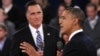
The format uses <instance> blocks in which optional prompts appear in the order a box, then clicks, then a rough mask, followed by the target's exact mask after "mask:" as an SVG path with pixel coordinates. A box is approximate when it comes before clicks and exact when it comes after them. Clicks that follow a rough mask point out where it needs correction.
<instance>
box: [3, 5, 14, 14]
mask: <svg viewBox="0 0 100 56" xmlns="http://www.w3.org/2000/svg"><path fill="white" fill-rule="evenodd" d="M12 7H13V4H10V5H9V6H8V7H3V8H4V11H5V13H8V12H9V11H10V10H11V8H12Z"/></svg>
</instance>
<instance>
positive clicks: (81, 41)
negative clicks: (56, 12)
mask: <svg viewBox="0 0 100 56" xmlns="http://www.w3.org/2000/svg"><path fill="white" fill-rule="evenodd" d="M96 54H97V53H96V47H95V45H94V44H93V42H92V41H91V40H90V39H89V38H88V37H87V36H86V35H85V34H84V33H83V32H80V33H78V34H76V35H75V36H73V37H72V39H71V40H70V42H69V43H68V44H66V45H65V46H64V49H63V56H97V55H96Z"/></svg>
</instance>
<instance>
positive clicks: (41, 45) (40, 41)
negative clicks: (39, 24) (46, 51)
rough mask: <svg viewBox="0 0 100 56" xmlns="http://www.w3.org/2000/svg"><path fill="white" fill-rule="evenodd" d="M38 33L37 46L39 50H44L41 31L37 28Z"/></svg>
mask: <svg viewBox="0 0 100 56" xmlns="http://www.w3.org/2000/svg"><path fill="white" fill-rule="evenodd" d="M36 33H37V37H36V43H37V44H36V45H37V48H38V50H43V42H42V38H41V35H40V32H39V31H38V30H37V31H36Z"/></svg>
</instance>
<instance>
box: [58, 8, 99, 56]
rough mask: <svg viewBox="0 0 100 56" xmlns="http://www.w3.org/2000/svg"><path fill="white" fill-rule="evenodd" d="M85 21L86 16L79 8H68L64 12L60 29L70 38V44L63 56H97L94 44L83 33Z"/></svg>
mask: <svg viewBox="0 0 100 56" xmlns="http://www.w3.org/2000/svg"><path fill="white" fill-rule="evenodd" d="M83 21H84V14H83V12H82V11H81V10H80V9H79V8H66V10H65V11H64V12H63V14H62V16H61V18H60V19H59V23H60V29H61V32H62V33H64V34H67V35H68V36H69V39H68V41H69V42H68V43H67V44H66V45H65V46H64V48H63V52H62V56H97V55H96V47H95V45H94V43H93V42H92V40H91V39H90V38H89V37H88V36H86V35H85V34H84V33H83V30H82V28H81V26H82V24H83ZM57 54H59V55H60V53H57ZM59 55H58V56H59Z"/></svg>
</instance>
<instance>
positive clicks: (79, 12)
mask: <svg viewBox="0 0 100 56" xmlns="http://www.w3.org/2000/svg"><path fill="white" fill-rule="evenodd" d="M65 10H66V11H68V12H69V13H70V14H71V15H72V17H76V18H77V19H78V20H79V21H78V23H79V25H80V26H81V27H82V26H83V23H84V19H85V15H84V12H83V11H82V10H81V9H80V8H74V7H67V8H65Z"/></svg>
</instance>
